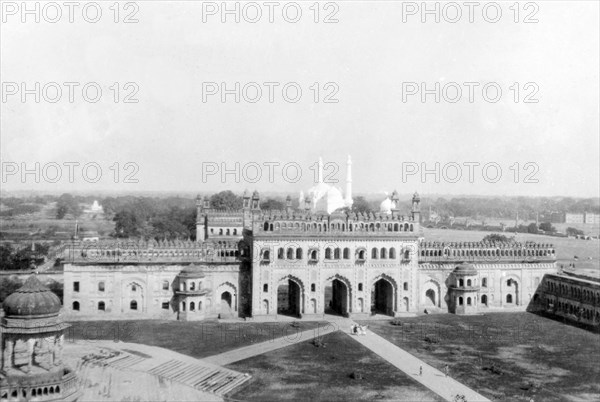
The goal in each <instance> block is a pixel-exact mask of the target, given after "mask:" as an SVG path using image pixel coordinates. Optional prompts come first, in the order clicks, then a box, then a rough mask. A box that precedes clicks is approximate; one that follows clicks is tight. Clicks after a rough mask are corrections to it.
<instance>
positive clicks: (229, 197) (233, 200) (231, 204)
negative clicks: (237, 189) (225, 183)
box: [210, 190, 243, 209]
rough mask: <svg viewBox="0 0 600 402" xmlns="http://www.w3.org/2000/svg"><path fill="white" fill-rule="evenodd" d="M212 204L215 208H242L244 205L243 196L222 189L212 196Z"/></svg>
mask: <svg viewBox="0 0 600 402" xmlns="http://www.w3.org/2000/svg"><path fill="white" fill-rule="evenodd" d="M210 205H211V207H212V208H214V209H240V208H242V205H243V200H242V197H239V196H237V195H235V194H234V193H233V192H231V191H229V190H225V191H221V192H220V193H217V194H213V196H212V197H210Z"/></svg>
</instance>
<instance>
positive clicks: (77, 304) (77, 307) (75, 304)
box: [73, 301, 79, 311]
mask: <svg viewBox="0 0 600 402" xmlns="http://www.w3.org/2000/svg"><path fill="white" fill-rule="evenodd" d="M73 311H79V302H78V301H74V302H73Z"/></svg>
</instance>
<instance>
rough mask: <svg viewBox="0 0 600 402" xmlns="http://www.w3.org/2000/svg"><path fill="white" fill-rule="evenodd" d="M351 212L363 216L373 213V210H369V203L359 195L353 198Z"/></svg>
mask: <svg viewBox="0 0 600 402" xmlns="http://www.w3.org/2000/svg"><path fill="white" fill-rule="evenodd" d="M352 212H355V213H359V212H360V213H363V214H364V213H370V212H373V209H372V208H371V204H369V201H367V200H366V199H365V197H363V196H362V195H359V196H357V197H354V202H353V203H352Z"/></svg>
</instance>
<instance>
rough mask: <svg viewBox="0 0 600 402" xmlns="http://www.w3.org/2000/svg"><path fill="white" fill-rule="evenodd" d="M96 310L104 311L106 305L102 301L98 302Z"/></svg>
mask: <svg viewBox="0 0 600 402" xmlns="http://www.w3.org/2000/svg"><path fill="white" fill-rule="evenodd" d="M98 310H100V311H105V310H106V307H105V305H104V302H103V301H101V302H98Z"/></svg>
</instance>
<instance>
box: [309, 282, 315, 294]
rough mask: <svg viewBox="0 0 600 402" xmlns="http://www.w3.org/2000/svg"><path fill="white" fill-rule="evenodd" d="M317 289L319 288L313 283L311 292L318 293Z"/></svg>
mask: <svg viewBox="0 0 600 402" xmlns="http://www.w3.org/2000/svg"><path fill="white" fill-rule="evenodd" d="M316 289H317V286H316V285H315V284H314V283H311V284H310V291H311V292H314V291H316Z"/></svg>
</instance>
